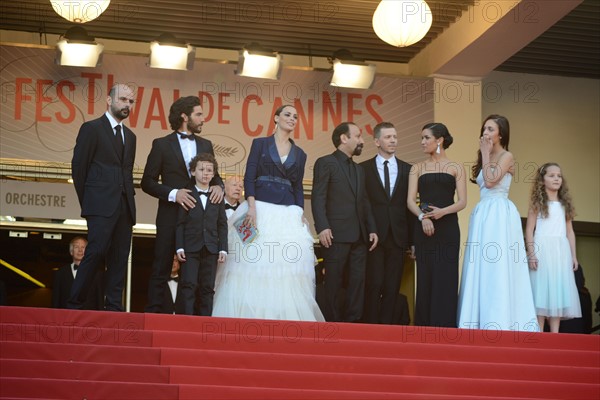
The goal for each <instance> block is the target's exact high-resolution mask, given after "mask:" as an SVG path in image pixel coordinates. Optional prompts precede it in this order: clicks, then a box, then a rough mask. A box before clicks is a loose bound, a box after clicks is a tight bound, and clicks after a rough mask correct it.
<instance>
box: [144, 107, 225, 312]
mask: <svg viewBox="0 0 600 400" xmlns="http://www.w3.org/2000/svg"><path fill="white" fill-rule="evenodd" d="M169 123H170V125H171V129H173V130H174V132H172V133H170V134H168V135H167V136H164V137H161V138H158V139H155V140H154V141H153V142H152V149H151V150H150V154H149V155H148V160H147V161H146V167H145V168H144V174H143V176H142V182H141V186H142V190H143V191H144V192H146V193H148V194H149V195H151V196H153V197H156V198H157V199H158V212H157V215H156V240H155V246H154V262H153V263H152V274H151V276H150V282H149V285H148V304H147V305H146V312H152V313H168V312H170V310H164V309H163V300H164V298H165V291H167V290H168V285H167V281H168V280H169V275H170V273H171V266H172V264H173V253H175V250H176V249H175V230H176V227H177V211H178V209H179V207H183V208H184V209H185V210H186V211H189V210H190V209H192V208H194V207H195V206H196V200H195V198H194V196H192V194H191V190H189V189H186V187H187V186H188V184H189V183H190V182H191V175H190V171H189V168H188V166H189V163H190V161H191V160H192V158H194V157H195V156H196V155H197V154H200V153H209V154H212V155H213V156H214V154H215V153H214V151H213V145H212V143H211V142H210V140H207V139H204V138H202V137H200V136H197V135H198V134H200V132H202V125H203V124H204V115H203V113H202V107H201V106H200V99H199V98H198V97H197V96H187V97H182V98H179V99H178V100H176V101H175V102H174V103H173V105H171V108H170V110H169ZM209 192H210V193H209V196H210V198H209V199H210V202H211V203H215V204H217V203H220V202H221V200H223V181H222V179H221V177H220V176H219V173H218V172H215V176H214V177H213V179H212V180H211V181H210V189H209Z"/></svg>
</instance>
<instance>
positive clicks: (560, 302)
mask: <svg viewBox="0 0 600 400" xmlns="http://www.w3.org/2000/svg"><path fill="white" fill-rule="evenodd" d="M533 240H534V242H535V244H536V256H537V258H538V268H537V270H535V271H529V276H530V277H531V287H532V289H533V301H534V304H535V308H536V313H537V315H543V316H545V317H560V318H562V319H569V318H579V317H581V304H580V302H579V293H577V286H576V285H575V275H574V274H573V261H572V257H571V247H570V246H569V240H568V239H567V223H566V218H565V210H564V208H563V206H562V204H560V202H558V201H549V202H548V217H547V218H542V216H541V215H538V217H537V222H536V225H535V234H534V238H533Z"/></svg>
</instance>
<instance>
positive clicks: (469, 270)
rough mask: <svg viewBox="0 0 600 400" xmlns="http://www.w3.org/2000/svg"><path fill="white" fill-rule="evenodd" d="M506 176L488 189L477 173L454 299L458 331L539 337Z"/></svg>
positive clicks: (519, 222) (519, 233)
mask: <svg viewBox="0 0 600 400" xmlns="http://www.w3.org/2000/svg"><path fill="white" fill-rule="evenodd" d="M511 181H512V175H511V174H508V173H507V174H505V175H504V176H503V177H502V179H501V180H500V182H499V183H498V184H497V185H496V186H494V187H493V188H490V189H488V188H486V187H485V183H484V180H483V175H482V173H481V172H480V173H479V176H478V177H477V183H478V184H479V188H480V197H481V198H480V201H479V203H477V205H476V206H475V208H474V209H473V212H472V213H471V219H470V221H469V236H468V239H467V245H466V249H465V256H464V260H463V269H462V279H461V285H460V294H459V299H458V327H459V328H471V329H494V330H514V331H539V326H538V324H537V318H536V313H535V308H534V305H533V296H532V292H531V283H530V280H529V268H528V266H527V256H526V253H525V242H524V240H523V230H522V227H521V219H520V216H519V213H518V211H517V208H516V207H515V205H514V204H513V202H512V201H510V200H509V199H508V192H509V189H510V184H511Z"/></svg>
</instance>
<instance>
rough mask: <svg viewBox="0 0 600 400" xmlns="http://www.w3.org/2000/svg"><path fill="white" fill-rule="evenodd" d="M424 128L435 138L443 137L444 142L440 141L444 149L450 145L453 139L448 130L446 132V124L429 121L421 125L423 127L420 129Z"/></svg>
mask: <svg viewBox="0 0 600 400" xmlns="http://www.w3.org/2000/svg"><path fill="white" fill-rule="evenodd" d="M425 129H429V130H430V131H431V133H432V134H433V136H434V137H435V138H436V139H439V138H443V139H444V142H443V143H442V147H443V148H444V149H447V148H448V147H450V145H451V144H452V142H453V141H454V139H453V138H452V135H451V134H450V132H448V128H447V127H446V125H444V124H442V123H440V122H431V123H429V124H427V125H425V126H424V127H423V129H421V130H422V131H423V130H425Z"/></svg>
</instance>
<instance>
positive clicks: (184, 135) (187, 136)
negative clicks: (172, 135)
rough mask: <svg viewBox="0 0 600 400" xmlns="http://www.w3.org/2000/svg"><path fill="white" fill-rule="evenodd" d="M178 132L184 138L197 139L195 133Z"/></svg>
mask: <svg viewBox="0 0 600 400" xmlns="http://www.w3.org/2000/svg"><path fill="white" fill-rule="evenodd" d="M177 134H178V135H179V137H180V138H182V139H189V140H196V136H194V135H186V134H185V133H181V132H177Z"/></svg>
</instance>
